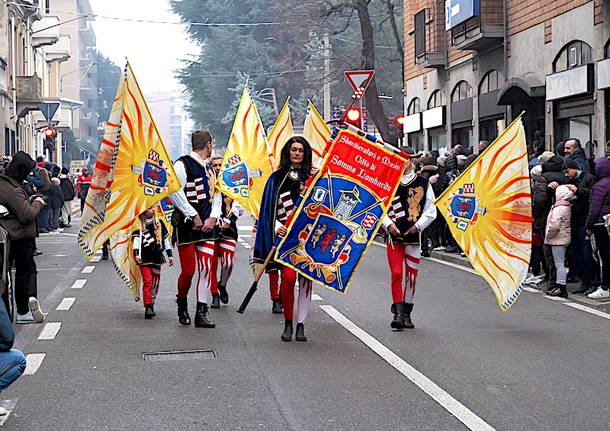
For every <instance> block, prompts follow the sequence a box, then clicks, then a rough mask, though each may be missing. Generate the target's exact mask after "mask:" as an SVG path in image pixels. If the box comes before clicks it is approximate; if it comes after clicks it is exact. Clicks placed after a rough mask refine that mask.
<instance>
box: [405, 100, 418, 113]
mask: <svg viewBox="0 0 610 431" xmlns="http://www.w3.org/2000/svg"><path fill="white" fill-rule="evenodd" d="M418 112H421V109H420V103H419V97H416V98H414V99H413V100H411V103H409V107H408V108H407V115H413V114H417V113H418Z"/></svg>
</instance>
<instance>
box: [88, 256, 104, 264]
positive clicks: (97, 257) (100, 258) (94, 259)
mask: <svg viewBox="0 0 610 431" xmlns="http://www.w3.org/2000/svg"><path fill="white" fill-rule="evenodd" d="M100 260H102V256H100V255H95V256H93V257H92V258H91V260H90V262H93V263H98V262H99V261H100Z"/></svg>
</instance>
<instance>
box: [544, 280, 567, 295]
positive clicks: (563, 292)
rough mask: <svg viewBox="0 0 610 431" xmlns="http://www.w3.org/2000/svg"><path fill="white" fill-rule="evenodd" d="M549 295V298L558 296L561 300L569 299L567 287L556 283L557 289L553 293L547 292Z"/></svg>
mask: <svg viewBox="0 0 610 431" xmlns="http://www.w3.org/2000/svg"><path fill="white" fill-rule="evenodd" d="M546 294H547V295H549V296H557V297H559V298H567V297H568V291H567V289H566V285H565V284H557V283H555V288H554V289H553V290H551V291H547V292H546Z"/></svg>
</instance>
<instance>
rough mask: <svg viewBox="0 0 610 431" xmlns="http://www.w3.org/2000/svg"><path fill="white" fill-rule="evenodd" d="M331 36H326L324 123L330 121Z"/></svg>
mask: <svg viewBox="0 0 610 431" xmlns="http://www.w3.org/2000/svg"><path fill="white" fill-rule="evenodd" d="M330 115H331V114H330V36H329V35H328V32H327V33H325V34H324V121H328V120H330Z"/></svg>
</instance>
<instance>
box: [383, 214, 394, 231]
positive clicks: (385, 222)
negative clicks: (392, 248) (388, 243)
mask: <svg viewBox="0 0 610 431" xmlns="http://www.w3.org/2000/svg"><path fill="white" fill-rule="evenodd" d="M392 223H394V222H393V221H392V219H391V218H390V217H389V216H388V215H387V214H386V215H385V217H384V218H383V220H382V221H381V226H383V228H384V229H386V230H387V229H388V228H389V227H390V225H392Z"/></svg>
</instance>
